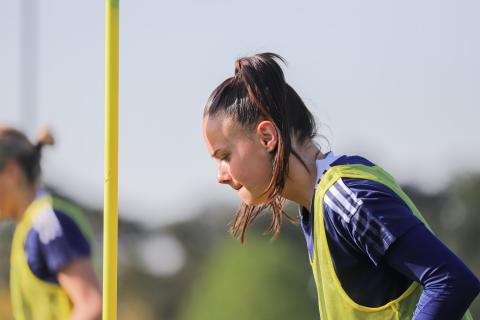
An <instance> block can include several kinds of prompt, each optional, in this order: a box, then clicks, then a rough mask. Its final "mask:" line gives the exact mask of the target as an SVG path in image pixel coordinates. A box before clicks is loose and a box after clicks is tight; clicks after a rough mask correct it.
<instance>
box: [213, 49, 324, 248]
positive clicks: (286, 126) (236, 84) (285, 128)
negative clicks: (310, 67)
mask: <svg viewBox="0 0 480 320" xmlns="http://www.w3.org/2000/svg"><path fill="white" fill-rule="evenodd" d="M277 60H278V61H281V62H283V63H285V60H284V59H283V58H282V57H281V56H279V55H277V54H275V53H269V52H266V53H259V54H256V55H254V56H249V57H243V58H240V59H238V60H237V61H236V62H235V75H234V76H233V77H231V78H228V79H226V80H225V81H224V82H222V83H221V84H220V85H219V86H218V87H217V88H216V89H215V90H214V91H213V92H212V94H211V95H210V97H209V99H208V101H207V104H206V106H205V110H204V116H207V115H208V116H209V117H214V116H216V115H219V114H222V115H225V116H227V117H230V118H232V119H233V120H235V121H236V122H238V123H239V124H240V125H241V126H242V127H244V128H246V129H249V130H252V129H254V128H255V126H256V125H257V123H258V122H259V121H261V120H270V121H272V122H273V124H274V125H275V126H276V128H277V131H278V134H279V138H278V145H277V148H276V150H275V151H273V152H272V170H273V175H272V180H271V181H270V184H269V186H268V188H267V191H266V192H267V194H268V200H267V202H266V204H265V205H261V206H250V205H247V204H242V206H241V207H240V209H239V210H238V211H237V213H236V214H235V218H234V221H233V223H232V225H231V228H230V232H231V233H232V235H233V236H234V237H235V238H240V241H241V242H243V241H244V238H245V232H246V229H247V227H248V226H249V225H250V224H251V223H252V221H253V220H254V219H255V218H256V217H257V216H258V215H259V214H260V213H261V212H262V211H263V210H264V209H266V208H267V207H270V209H271V211H272V222H271V224H270V226H269V228H268V229H267V232H269V233H273V234H274V236H276V235H277V234H278V233H279V231H280V227H281V223H282V218H283V216H284V215H286V214H285V212H284V211H283V204H284V202H285V199H283V198H282V197H281V196H280V195H281V192H282V191H283V188H284V186H285V182H286V178H287V175H288V170H289V168H288V163H289V156H290V154H292V155H294V156H295V157H296V158H298V159H299V160H300V162H301V163H302V164H303V165H304V167H305V168H307V167H306V165H305V163H304V161H303V160H302V159H301V158H300V156H299V155H298V154H297V153H296V152H295V150H293V149H292V138H293V137H295V139H296V140H297V141H298V142H300V143H303V142H305V141H307V140H309V139H313V138H314V137H315V136H316V125H315V120H314V118H313V115H312V114H311V113H310V111H309V110H308V109H307V107H306V106H305V104H304V103H303V101H302V99H301V98H300V97H299V95H298V94H297V93H296V92H295V90H294V89H293V88H292V87H291V86H290V85H289V84H288V83H287V82H286V81H285V77H284V74H283V71H282V68H281V67H280V65H279V64H278V63H277ZM307 170H308V169H307ZM286 216H287V215H286ZM287 218H289V217H288V216H287Z"/></svg>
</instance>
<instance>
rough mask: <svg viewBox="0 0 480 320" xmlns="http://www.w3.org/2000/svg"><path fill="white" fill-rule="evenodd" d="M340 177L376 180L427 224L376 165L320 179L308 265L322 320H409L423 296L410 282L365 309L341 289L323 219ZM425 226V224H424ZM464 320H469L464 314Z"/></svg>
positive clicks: (335, 172) (337, 170)
mask: <svg viewBox="0 0 480 320" xmlns="http://www.w3.org/2000/svg"><path fill="white" fill-rule="evenodd" d="M340 178H356V179H366V180H372V181H376V182H378V183H381V184H383V185H385V186H387V187H388V188H390V189H391V190H392V191H394V192H395V193H396V194H397V195H398V196H399V197H400V198H402V199H403V201H404V202H405V203H406V204H407V205H408V207H409V208H410V209H411V210H412V212H413V213H414V214H415V215H416V216H417V217H418V218H419V219H420V220H421V221H423V222H424V223H425V225H427V223H426V221H425V219H424V218H423V217H422V215H421V214H420V212H419V211H418V209H417V208H416V207H415V205H414V204H413V202H412V201H411V200H410V199H409V198H408V196H407V195H406V194H405V193H404V192H403V191H402V190H401V188H400V187H399V186H398V184H397V183H396V182H395V180H394V179H393V178H392V177H391V176H390V175H389V174H388V173H386V172H385V171H384V170H382V169H381V168H379V167H377V166H373V167H368V166H364V165H342V166H335V167H333V168H330V169H329V170H328V171H327V172H326V173H325V175H324V176H323V177H322V179H321V181H320V184H319V186H318V188H317V191H316V194H315V213H314V214H315V219H314V255H313V258H312V260H311V261H310V262H311V266H312V269H313V274H314V278H315V282H316V285H317V293H318V303H319V308H320V318H321V319H322V320H332V319H333V320H336V319H341V320H364V319H365V320H404V319H411V318H412V315H413V312H414V311H415V307H416V304H417V302H418V300H419V298H420V295H421V294H422V290H423V289H422V286H421V285H420V284H418V283H413V284H412V285H411V286H410V287H409V288H408V289H407V290H406V291H405V292H404V293H403V294H402V295H401V296H400V297H398V298H397V299H395V300H393V301H390V302H389V303H387V304H385V305H384V306H381V307H375V308H371V307H366V306H362V305H359V304H357V303H356V302H354V301H353V300H352V299H351V298H350V297H349V296H348V295H347V293H346V292H345V290H343V288H342V285H341V283H340V280H339V279H338V277H337V275H336V273H335V269H334V265H333V261H332V257H331V255H330V251H329V248H328V243H327V237H326V233H325V226H324V218H323V198H324V196H325V193H326V192H327V190H328V189H329V188H330V187H331V186H332V185H333V184H334V183H335V182H336V181H337V180H338V179H340ZM427 227H428V225H427ZM463 320H472V317H471V315H470V313H469V312H468V311H467V313H466V314H465V316H464V317H463Z"/></svg>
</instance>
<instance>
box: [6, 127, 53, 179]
mask: <svg viewBox="0 0 480 320" xmlns="http://www.w3.org/2000/svg"><path fill="white" fill-rule="evenodd" d="M37 138H38V141H37V143H36V144H32V143H31V142H30V140H29V139H28V138H27V136H26V135H25V134H24V133H23V132H21V131H19V130H17V129H15V128H11V127H0V170H2V169H3V167H4V166H5V164H6V163H7V161H10V160H13V161H16V162H17V163H18V165H19V166H20V168H21V169H22V171H23V173H24V175H25V178H26V179H27V182H28V183H29V184H30V185H33V184H35V183H36V182H37V180H38V178H39V176H40V173H41V168H40V159H41V155H42V148H43V146H44V145H53V143H54V139H53V137H52V134H51V133H50V131H49V130H47V129H44V130H41V131H39V133H38V135H37Z"/></svg>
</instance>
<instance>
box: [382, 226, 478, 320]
mask: <svg viewBox="0 0 480 320" xmlns="http://www.w3.org/2000/svg"><path fill="white" fill-rule="evenodd" d="M385 261H386V263H388V264H389V265H390V266H391V267H392V268H394V269H396V270H397V271H399V272H401V273H402V274H404V275H405V276H406V277H408V278H410V279H411V280H414V281H417V282H419V283H421V284H422V286H423V287H424V291H423V293H422V296H421V297H420V300H419V302H418V304H417V309H416V311H415V314H414V317H413V319H415V320H433V319H436V320H455V319H461V318H462V316H463V315H464V314H465V311H466V310H467V308H468V306H469V305H470V304H471V303H472V301H473V300H474V299H475V297H476V296H477V294H478V292H479V291H480V283H479V281H478V279H477V278H476V277H475V275H474V274H473V273H472V272H471V271H470V270H469V269H468V268H467V267H466V266H465V264H464V263H463V262H462V261H461V260H460V259H459V258H458V257H457V256H456V255H455V254H453V253H452V252H451V251H450V250H449V249H448V248H447V247H446V246H445V245H444V244H443V243H442V242H441V241H440V240H438V239H437V238H436V237H435V236H434V235H433V234H432V233H431V232H430V231H429V230H428V229H427V228H426V227H425V226H424V225H418V226H416V227H414V228H412V229H411V230H410V231H409V232H407V233H406V234H405V235H403V236H402V237H400V238H399V239H397V241H396V242H395V243H394V244H393V245H392V246H391V248H390V249H389V250H388V252H387V254H386V255H385Z"/></svg>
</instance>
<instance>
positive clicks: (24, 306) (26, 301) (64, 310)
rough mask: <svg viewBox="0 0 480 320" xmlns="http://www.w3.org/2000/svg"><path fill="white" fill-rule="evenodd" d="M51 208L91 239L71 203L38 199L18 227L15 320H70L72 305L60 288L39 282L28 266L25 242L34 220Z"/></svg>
mask: <svg viewBox="0 0 480 320" xmlns="http://www.w3.org/2000/svg"><path fill="white" fill-rule="evenodd" d="M48 207H51V208H52V207H53V208H58V209H60V210H61V211H62V212H64V213H66V214H68V215H69V216H70V217H71V218H72V219H74V221H75V222H76V223H77V224H78V225H79V227H80V229H81V230H82V232H83V233H84V235H85V236H86V238H87V239H91V232H90V231H89V230H88V225H87V224H86V223H85V222H84V221H82V214H81V212H80V211H79V210H78V209H77V208H76V207H74V206H72V205H70V204H69V203H67V202H65V201H63V200H60V199H56V198H52V197H50V196H44V197H41V198H39V199H36V200H35V201H34V202H33V203H32V204H31V205H30V206H29V207H28V209H27V210H26V212H25V214H24V217H23V218H22V220H21V221H20V223H19V224H18V225H17V228H16V229H15V234H14V236H13V242H12V254H11V257H10V292H11V299H12V304H13V313H14V317H15V319H16V320H37V319H38V320H54V319H59V320H65V319H69V318H70V314H71V311H72V303H71V301H70V299H69V298H68V296H67V294H66V292H65V290H63V289H62V287H60V286H59V285H58V284H53V283H49V282H46V281H43V280H41V279H39V278H37V277H36V276H35V275H34V274H33V273H32V271H31V270H30V267H29V266H28V262H27V257H26V255H25V248H24V245H25V240H26V237H27V234H28V232H29V230H30V229H31V228H32V223H33V219H34V217H35V216H36V215H37V214H39V213H40V212H42V211H43V210H44V209H47V208H48Z"/></svg>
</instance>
